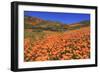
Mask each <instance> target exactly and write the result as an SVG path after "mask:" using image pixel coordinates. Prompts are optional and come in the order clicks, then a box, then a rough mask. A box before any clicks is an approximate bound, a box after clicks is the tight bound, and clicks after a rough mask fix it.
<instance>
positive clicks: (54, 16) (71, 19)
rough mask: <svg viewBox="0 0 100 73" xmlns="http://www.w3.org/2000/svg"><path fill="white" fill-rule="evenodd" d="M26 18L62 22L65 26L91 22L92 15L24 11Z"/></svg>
mask: <svg viewBox="0 0 100 73" xmlns="http://www.w3.org/2000/svg"><path fill="white" fill-rule="evenodd" d="M24 16H32V17H37V18H41V19H43V20H49V21H56V22H61V23H63V24H73V23H77V22H80V21H84V20H90V14H83V13H61V12H37V11H24Z"/></svg>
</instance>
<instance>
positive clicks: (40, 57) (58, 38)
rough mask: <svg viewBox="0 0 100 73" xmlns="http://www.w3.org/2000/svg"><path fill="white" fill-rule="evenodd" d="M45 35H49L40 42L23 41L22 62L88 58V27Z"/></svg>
mask: <svg viewBox="0 0 100 73" xmlns="http://www.w3.org/2000/svg"><path fill="white" fill-rule="evenodd" d="M30 32H31V31H30ZM46 33H49V34H47V35H45V37H44V38H42V39H41V40H35V41H34V40H32V38H30V37H27V38H25V39H24V61H26V62H28V61H47V60H51V61H52V60H72V59H88V58H90V27H83V28H80V29H75V30H70V31H66V32H63V33H58V32H50V31H46V32H45V34H46Z"/></svg>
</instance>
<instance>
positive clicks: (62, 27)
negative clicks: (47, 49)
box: [24, 16, 90, 31]
mask: <svg viewBox="0 0 100 73" xmlns="http://www.w3.org/2000/svg"><path fill="white" fill-rule="evenodd" d="M89 24H90V23H89V21H88V20H86V21H81V22H78V23H74V24H63V23H61V22H56V21H55V22H53V21H46V20H43V19H40V18H37V17H30V16H25V18H24V28H25V29H37V30H38V29H39V30H41V31H42V30H50V31H66V30H72V29H78V28H80V27H84V26H88V25H89Z"/></svg>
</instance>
